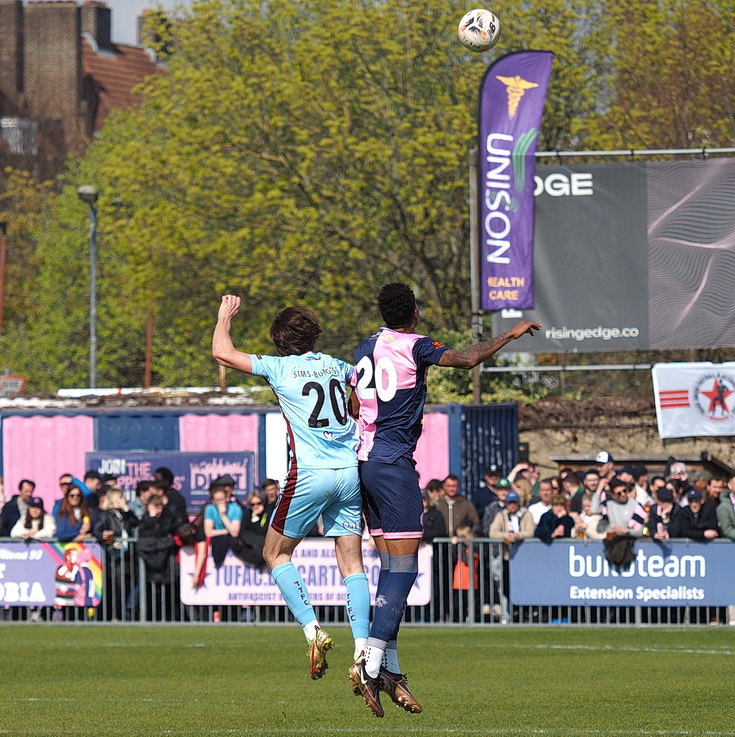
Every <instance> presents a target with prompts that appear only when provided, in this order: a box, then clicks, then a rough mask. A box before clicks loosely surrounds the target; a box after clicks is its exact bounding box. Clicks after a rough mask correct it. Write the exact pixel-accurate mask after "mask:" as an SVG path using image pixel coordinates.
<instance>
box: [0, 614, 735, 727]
mask: <svg viewBox="0 0 735 737" xmlns="http://www.w3.org/2000/svg"><path fill="white" fill-rule="evenodd" d="M332 634H333V636H334V637H335V640H336V643H337V644H336V645H335V648H334V649H333V650H332V652H331V653H330V658H329V662H330V669H329V671H328V672H327V674H326V675H325V677H324V678H323V679H321V680H320V681H311V680H310V679H309V676H308V661H307V657H306V644H305V641H304V638H303V636H302V634H301V631H300V629H298V628H297V627H296V626H293V627H249V626H247V627H246V626H230V625H225V624H215V625H208V626H205V625H199V626H188V627H187V626H163V625H161V626H149V627H137V626H136V627H132V626H104V625H100V626H95V625H91V626H84V625H81V626H75V625H70V626H63V625H51V624H47V625H10V624H8V625H2V626H0V663H1V664H2V665H1V666H0V667H1V668H2V670H1V671H0V672H1V673H2V684H3V685H2V692H1V694H0V735H10V736H12V737H24V736H25V735H74V736H77V735H79V736H80V737H81V736H85V737H86V736H89V737H92V736H94V737H107V736H108V735H109V736H113V735H114V736H115V737H118V736H122V735H129V736H131V737H132V736H133V735H135V736H138V735H140V737H153V736H158V735H171V736H173V737H176V736H177V735H181V736H182V737H188V736H193V735H202V736H203V737H204V736H207V735H268V736H271V735H274V736H275V735H279V736H280V735H283V736H284V737H286V736H287V735H339V736H348V735H380V734H384V735H412V736H417V735H551V736H552V737H554V736H556V737H566V736H567V735H569V736H571V737H575V736H581V735H590V736H591V737H605V736H606V735H625V736H630V735H703V736H710V737H730V736H732V737H735V666H734V665H733V663H734V662H735V659H734V658H733V656H734V655H735V632H734V631H733V630H731V629H730V628H707V629H696V630H695V629H673V628H671V629H669V628H666V629H624V628H607V629H592V628H571V627H570V628H502V629H501V628H492V629H480V628H456V627H445V628H431V629H423V628H405V629H404V630H402V632H401V635H400V643H401V665H402V667H403V668H404V670H406V671H408V673H409V682H410V685H411V688H412V690H413V691H414V694H415V695H416V696H417V698H418V699H419V700H420V701H421V702H422V703H423V706H424V712H423V713H422V714H416V715H414V714H407V713H406V712H404V711H403V710H401V709H397V708H395V707H394V706H393V705H392V704H391V703H390V701H389V700H388V699H387V697H384V698H383V703H384V706H385V711H386V714H385V718H384V719H376V718H375V717H374V716H373V715H372V714H371V712H370V711H369V710H368V709H367V707H365V706H364V705H363V703H362V699H361V698H359V697H356V696H354V695H353V694H352V692H351V689H350V686H349V682H348V680H347V667H348V666H349V664H350V662H351V657H352V643H351V635H350V631H349V630H348V629H346V628H344V627H336V628H333V629H332Z"/></svg>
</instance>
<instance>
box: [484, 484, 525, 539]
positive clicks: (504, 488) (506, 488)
mask: <svg viewBox="0 0 735 737" xmlns="http://www.w3.org/2000/svg"><path fill="white" fill-rule="evenodd" d="M512 488H513V485H512V484H511V483H510V481H508V479H507V478H505V476H503V477H502V478H499V479H498V481H497V484H496V485H495V492H496V494H497V497H498V498H497V499H496V500H495V501H494V502H490V504H488V505H487V506H486V507H485V509H483V510H482V519H481V522H480V530H481V532H482V535H483V536H484V537H489V536H490V525H492V523H493V520H494V519H495V517H496V516H497V515H498V513H499V512H500V510H501V509H504V508H505V500H506V498H507V496H508V492H510V490H511V489H512ZM519 499H520V495H519Z"/></svg>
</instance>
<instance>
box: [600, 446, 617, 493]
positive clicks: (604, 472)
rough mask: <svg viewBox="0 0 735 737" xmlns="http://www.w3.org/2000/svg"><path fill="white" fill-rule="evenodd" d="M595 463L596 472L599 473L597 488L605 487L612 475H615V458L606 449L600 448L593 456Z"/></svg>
mask: <svg viewBox="0 0 735 737" xmlns="http://www.w3.org/2000/svg"><path fill="white" fill-rule="evenodd" d="M595 463H596V464H597V472H598V473H599V474H600V486H599V488H600V489H606V488H607V485H608V484H609V483H610V480H611V479H612V477H613V476H615V459H614V458H613V457H612V455H611V454H610V453H609V452H608V451H606V450H601V451H600V452H599V453H598V454H597V455H596V456H595Z"/></svg>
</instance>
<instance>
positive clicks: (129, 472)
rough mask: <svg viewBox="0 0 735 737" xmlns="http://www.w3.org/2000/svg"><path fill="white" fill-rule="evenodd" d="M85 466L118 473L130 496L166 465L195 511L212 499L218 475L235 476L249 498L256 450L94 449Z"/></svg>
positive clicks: (189, 508)
mask: <svg viewBox="0 0 735 737" xmlns="http://www.w3.org/2000/svg"><path fill="white" fill-rule="evenodd" d="M86 462H87V465H86V468H87V469H91V470H93V471H99V473H101V474H114V475H116V476H117V477H118V479H117V486H118V488H119V489H122V490H123V491H125V492H126V495H127V497H128V499H132V497H133V496H134V495H135V486H136V484H137V483H138V481H144V480H146V479H147V480H150V479H152V478H153V473H154V471H155V470H156V469H157V468H159V467H160V466H165V467H166V468H168V469H170V470H171V473H173V475H174V487H175V488H176V489H177V490H178V491H179V492H181V496H183V497H184V499H185V500H186V509H187V511H188V512H189V513H190V514H195V513H196V512H197V511H198V510H199V507H200V506H201V505H202V504H203V503H205V502H208V501H209V485H210V484H211V483H212V481H214V480H215V479H216V478H217V477H219V476H224V475H225V474H229V475H230V476H232V478H233V479H235V490H236V493H237V492H241V493H240V494H238V496H241V497H242V498H243V499H244V498H246V496H247V494H249V493H250V492H251V491H252V490H253V488H254V486H255V480H254V479H255V454H254V453H253V452H252V451H249V450H246V451H241V452H239V453H173V452H171V453H154V452H150V453H149V452H145V451H134V452H125V451H121V452H117V451H107V452H95V453H87V454H86Z"/></svg>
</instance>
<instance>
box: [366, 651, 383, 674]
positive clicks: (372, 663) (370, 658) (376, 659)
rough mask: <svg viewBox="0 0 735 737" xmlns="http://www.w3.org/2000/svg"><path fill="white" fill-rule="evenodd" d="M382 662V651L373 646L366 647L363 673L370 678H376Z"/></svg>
mask: <svg viewBox="0 0 735 737" xmlns="http://www.w3.org/2000/svg"><path fill="white" fill-rule="evenodd" d="M382 662H383V649H382V648H378V647H376V646H375V645H368V646H367V647H366V648H365V671H366V672H367V674H368V675H369V676H370V677H371V678H377V677H378V673H380V666H381V664H382Z"/></svg>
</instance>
